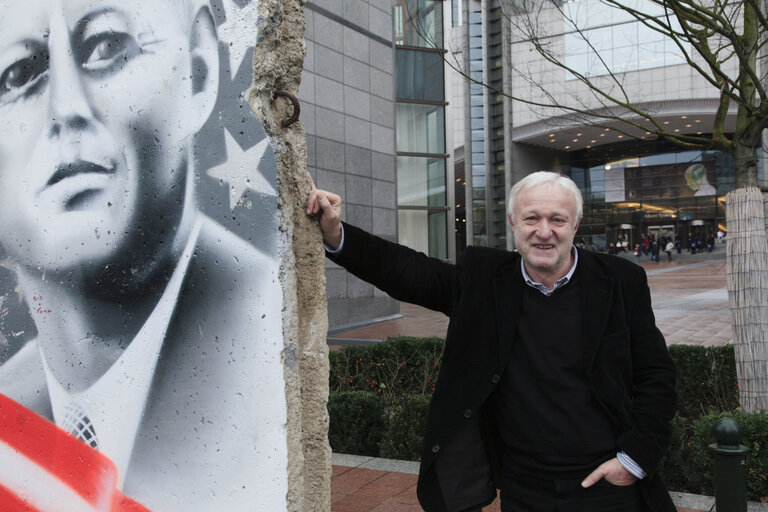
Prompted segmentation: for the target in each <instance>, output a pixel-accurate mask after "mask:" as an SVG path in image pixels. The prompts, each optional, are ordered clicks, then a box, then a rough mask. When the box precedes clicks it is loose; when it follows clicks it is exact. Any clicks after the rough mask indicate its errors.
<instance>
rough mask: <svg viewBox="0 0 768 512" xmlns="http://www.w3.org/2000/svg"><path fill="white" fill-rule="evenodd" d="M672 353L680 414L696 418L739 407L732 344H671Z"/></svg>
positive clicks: (670, 351)
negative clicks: (719, 345)
mask: <svg viewBox="0 0 768 512" xmlns="http://www.w3.org/2000/svg"><path fill="white" fill-rule="evenodd" d="M669 354H670V356H671V357H672V359H673V360H674V362H675V366H676V368H677V393H678V395H679V397H680V404H679V410H680V415H681V416H683V417H685V418H690V419H694V418H698V417H700V416H702V415H704V414H708V413H711V412H719V411H731V410H733V409H736V408H737V407H739V391H738V390H739V388H738V381H737V379H736V362H735V358H734V353H733V346H732V345H725V346H722V347H702V346H698V345H672V346H671V347H669Z"/></svg>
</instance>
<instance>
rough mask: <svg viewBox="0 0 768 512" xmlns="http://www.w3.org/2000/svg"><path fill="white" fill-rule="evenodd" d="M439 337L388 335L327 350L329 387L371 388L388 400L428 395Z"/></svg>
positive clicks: (434, 378) (439, 348) (434, 376)
mask: <svg viewBox="0 0 768 512" xmlns="http://www.w3.org/2000/svg"><path fill="white" fill-rule="evenodd" d="M442 351H443V340H442V339H440V338H411V337H397V338H388V339H387V340H386V341H383V342H381V343H376V344H375V345H366V346H354V347H343V348H342V349H341V350H338V351H333V352H331V353H330V376H329V378H330V381H329V384H330V389H331V391H360V390H364V391H371V392H374V393H376V394H378V395H379V396H381V397H382V398H384V400H385V401H386V402H387V403H388V404H389V405H393V404H398V403H400V402H401V401H402V400H403V398H404V397H405V396H408V395H414V394H422V395H431V394H432V392H433V391H434V389H435V384H436V382H437V373H438V370H439V367H440V365H439V361H440V355H441V354H442Z"/></svg>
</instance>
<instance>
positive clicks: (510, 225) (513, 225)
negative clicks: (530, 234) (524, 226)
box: [507, 214, 515, 229]
mask: <svg viewBox="0 0 768 512" xmlns="http://www.w3.org/2000/svg"><path fill="white" fill-rule="evenodd" d="M507 220H508V221H509V227H511V228H512V229H515V223H514V222H512V216H511V215H510V214H507Z"/></svg>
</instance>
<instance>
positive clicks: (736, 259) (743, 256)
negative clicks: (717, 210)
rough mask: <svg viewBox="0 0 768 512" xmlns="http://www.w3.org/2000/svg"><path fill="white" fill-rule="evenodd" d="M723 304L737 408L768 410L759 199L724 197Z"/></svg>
mask: <svg viewBox="0 0 768 512" xmlns="http://www.w3.org/2000/svg"><path fill="white" fill-rule="evenodd" d="M726 205H727V206H726V220H727V223H728V246H727V247H728V249H727V258H728V299H729V303H730V308H731V315H732V319H733V339H734V342H733V348H734V351H735V353H736V373H737V376H738V381H739V399H740V401H741V407H742V409H744V410H745V411H747V412H756V411H768V238H767V237H766V220H765V219H766V217H765V206H764V203H763V194H762V193H761V192H760V190H759V189H758V188H754V187H750V188H739V189H736V190H734V191H733V192H730V193H729V194H728V195H727V196H726Z"/></svg>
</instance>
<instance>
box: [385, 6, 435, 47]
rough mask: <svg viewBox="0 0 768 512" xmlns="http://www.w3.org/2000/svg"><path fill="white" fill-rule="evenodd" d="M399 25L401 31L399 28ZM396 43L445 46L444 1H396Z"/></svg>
mask: <svg viewBox="0 0 768 512" xmlns="http://www.w3.org/2000/svg"><path fill="white" fill-rule="evenodd" d="M399 27H402V28H400V29H399V30H400V32H399V33H398V32H397V30H398V28H399ZM395 29H396V32H395V36H396V39H395V44H398V45H405V46H420V47H424V48H442V47H443V2H442V1H440V0H397V2H396V3H395Z"/></svg>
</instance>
